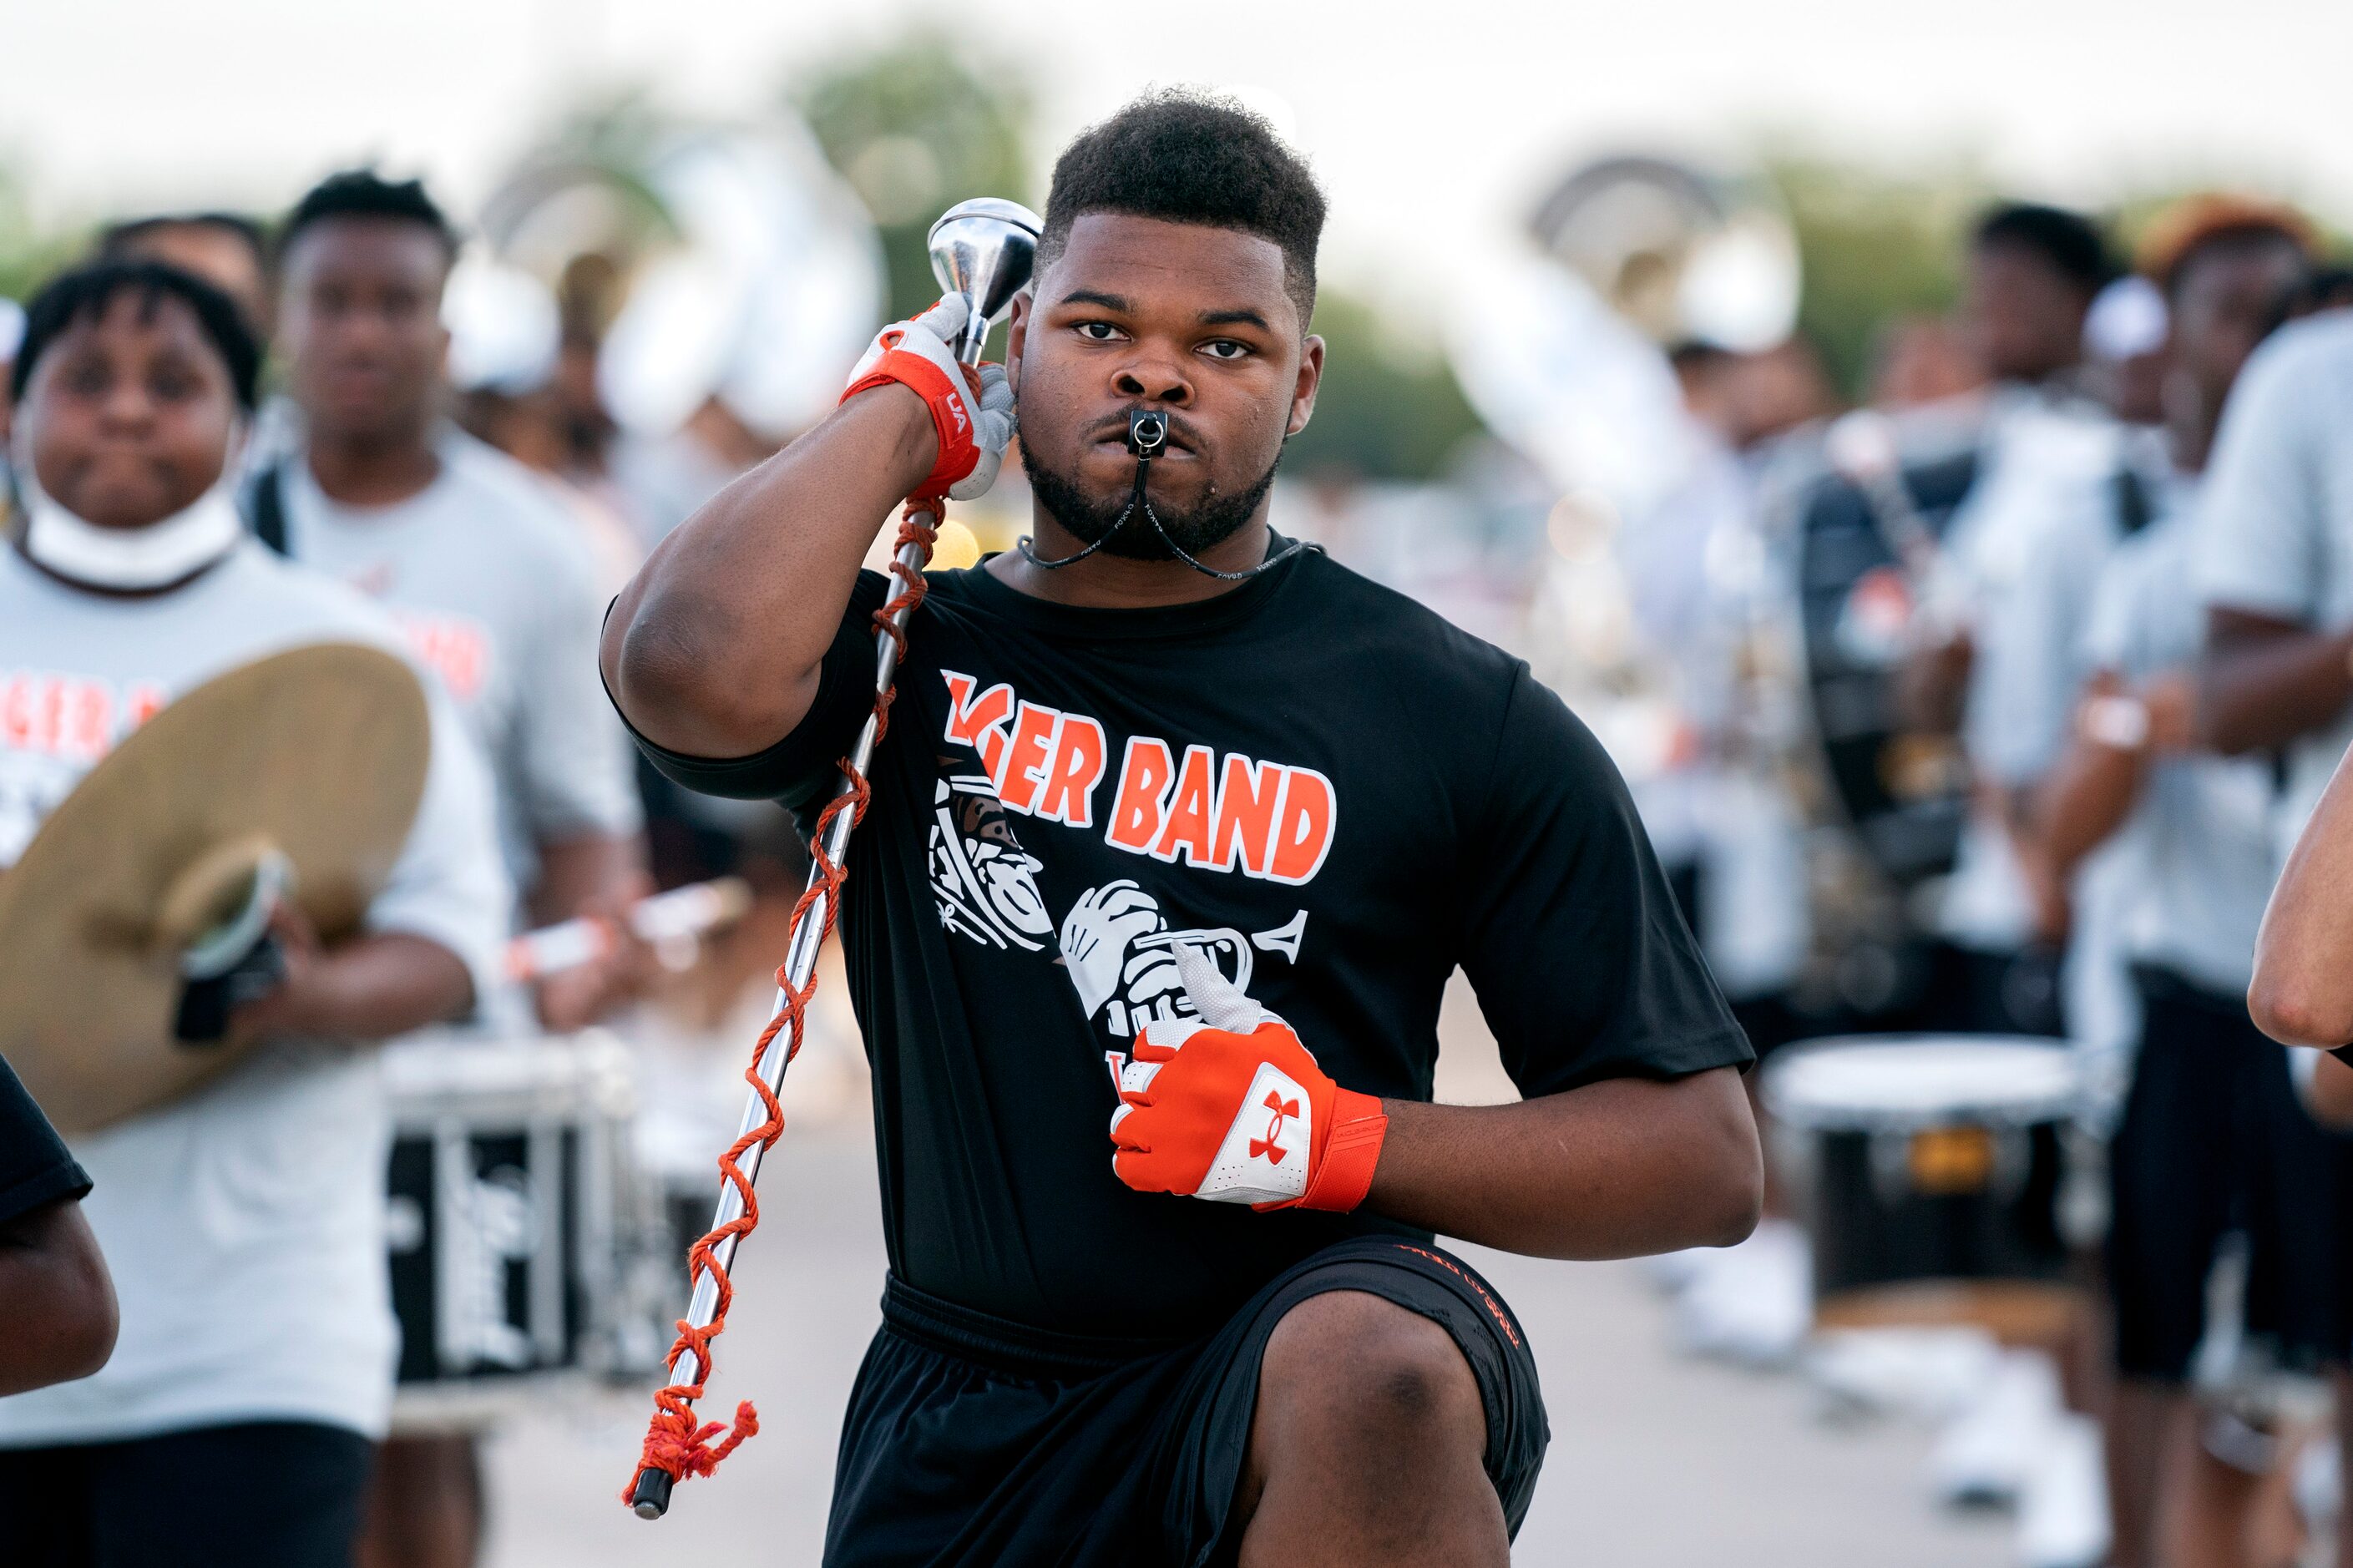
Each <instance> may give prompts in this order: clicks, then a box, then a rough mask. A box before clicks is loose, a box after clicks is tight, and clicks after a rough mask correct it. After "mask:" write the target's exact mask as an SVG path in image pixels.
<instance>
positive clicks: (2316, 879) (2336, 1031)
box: [2247, 763, 2353, 1047]
mask: <svg viewBox="0 0 2353 1568" xmlns="http://www.w3.org/2000/svg"><path fill="white" fill-rule="evenodd" d="M2247 1009H2248V1011H2249V1012H2250V1013H2251V1014H2252V1015H2253V1017H2254V1020H2255V1026H2256V1027H2258V1028H2260V1029H2262V1030H2263V1033H2264V1034H2266V1035H2269V1036H2270V1037H2272V1038H2273V1039H2275V1040H2278V1041H2280V1042H2282V1043H2283V1044H2285V1045H2291V1046H2323V1047H2335V1046H2341V1045H2344V1044H2345V1043H2346V1042H2347V1041H2348V1040H2353V775H2348V772H2347V770H2346V767H2345V765H2344V763H2338V764H2337V775H2336V776H2335V777H2334V778H2332V779H2330V780H2329V781H2328V789H2327V792H2326V793H2325V794H2323V795H2321V797H2320V805H2319V807H2318V808H2317V809H2316V810H2315V811H2314V812H2313V814H2312V820H2311V821H2310V822H2307V823H2306V824H2305V825H2304V832H2303V833H2302V835H2300V836H2299V837H2297V839H2296V841H2295V848H2294V849H2292V850H2290V851H2289V852H2288V858H2287V868H2286V869H2284V871H2282V872H2281V873H2280V879H2279V885H2278V886H2277V887H2275V888H2274V889H2272V901H2271V904H2270V906H2269V907H2268V908H2266V909H2265V910H2263V931H2262V934H2261V935H2259V936H2257V937H2256V939H2255V980H2254V984H2253V985H2252V986H2250V987H2249V988H2248V991H2247Z"/></svg>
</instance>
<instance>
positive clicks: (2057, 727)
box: [1905, 205, 2119, 1035]
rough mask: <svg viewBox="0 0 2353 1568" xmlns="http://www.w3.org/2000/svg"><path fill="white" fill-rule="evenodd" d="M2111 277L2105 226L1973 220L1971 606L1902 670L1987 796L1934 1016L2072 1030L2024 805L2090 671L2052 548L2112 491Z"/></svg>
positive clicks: (2077, 607) (2073, 568) (1972, 825)
mask: <svg viewBox="0 0 2353 1568" xmlns="http://www.w3.org/2000/svg"><path fill="white" fill-rule="evenodd" d="M2111 270H2112V268H2111V267H2110V265H2109V261H2108V258H2107V249H2106V244H2105V240H2104V239H2103V238H2102V237H2101V235H2100V231H2099V230H2098V229H2097V228H2096V227H2095V226H2094V225H2093V224H2092V223H2091V222H2090V221H2088V220H2087V219H2085V218H2083V217H2081V216H2077V215H2075V214H2073V213H2069V212H2063V211H2061V210H2059V209H2057V208H2055V207H2043V206H2032V205H2008V206H2003V207H2000V208H1997V209H1996V210H1995V211H1993V212H1992V213H1990V214H1989V215H1988V216H1986V217H1985V218H1984V219H1983V220H1982V221H1980V222H1979V224H1978V227H1977V230H1976V234H1975V237H1974V240H1973V242H1972V244H1971V246H1970V249H1969V256H1968V282H1967V288H1966V290H1965V299H1964V304H1963V315H1964V320H1965V323H1966V328H1965V330H1966V334H1967V336H1968V341H1969V342H1971V344H1972V345H1973V346H1974V347H1975V349H1976V351H1977V353H1978V356H1979V357H1980V359H1982V361H1983V362H1984V363H1985V365H1986V367H1987V369H1988V370H1989V372H1990V373H1991V374H1993V376H1994V377H1995V387H1994V390H1993V393H1992V403H1991V405H1990V407H1989V413H1988V417H1987V425H1986V429H1985V434H1984V437H1983V439H1982V441H1981V443H1980V452H1981V456H1980V460H1979V470H1978V479H1977V480H1976V482H1975V484H1974V485H1973V486H1972V488H1971V489H1970V491H1969V494H1968V498H1967V499H1966V500H1964V501H1963V502H1962V504H1961V507H1960V509H1959V510H1958V511H1957V513H1956V514H1955V516H1954V518H1953V521H1952V523H1951V525H1950V528H1949V529H1948V531H1947V534H1946V540H1945V546H1946V548H1945V552H1944V562H1945V567H1946V570H1947V572H1948V573H1949V574H1950V582H1949V583H1948V584H1947V585H1946V586H1945V587H1944V588H1943V589H1941V590H1940V591H1939V596H1940V597H1942V598H1944V599H1946V600H1947V602H1951V603H1954V604H1957V605H1959V606H1961V608H1960V612H1959V625H1958V626H1957V629H1956V631H1955V633H1954V635H1953V636H1952V637H1950V640H1948V641H1946V642H1943V643H1941V644H1938V645H1936V646H1931V647H1926V648H1924V649H1923V651H1922V653H1921V654H1920V655H1919V656H1917V657H1915V660H1914V661H1913V665H1912V668H1910V669H1909V670H1907V672H1906V677H1907V679H1906V681H1905V685H1906V688H1907V697H1908V699H1909V704H1908V705H1909V706H1910V707H1911V708H1912V709H1913V710H1914V712H1913V718H1914V720H1915V722H1917V723H1919V724H1920V725H1921V726H1922V727H1924V728H1930V729H1934V728H1939V727H1941V728H1947V729H1949V728H1951V727H1953V726H1954V725H1955V724H1957V725H1958V728H1959V731H1960V734H1961V739H1962V742H1963V744H1964V746H1965V748H1966V749H1967V751H1968V759H1969V764H1970V768H1971V771H1972V773H1973V774H1974V775H1975V777H1976V780H1977V784H1976V790H1975V795H1974V798H1973V800H1972V804H1971V810H1970V816H1969V820H1968V826H1966V827H1965V828H1964V830H1963V832H1962V836H1961V842H1960V849H1959V854H1958V858H1957V864H1956V866H1955V868H1954V872H1953V875H1952V878H1951V879H1950V883H1949V886H1948V888H1947V893H1946V897H1945V900H1944V907H1943V909H1942V910H1941V912H1940V916H1939V919H1938V929H1939V935H1940V937H1941V941H1940V942H1939V944H1938V945H1937V947H1936V950H1935V953H1934V964H1933V974H1932V978H1931V988H1932V989H1931V995H1930V999H1929V1002H1928V1013H1929V1021H1930V1022H1931V1023H1932V1024H1933V1025H1934V1026H1939V1027H1952V1028H1962V1029H1971V1030H1995V1031H1999V1032H2008V1033H2020V1034H2030V1035H2055V1034H2059V1033H2061V1032H2063V1029H2062V1014H2063V1010H2062V1007H2061V1005H2060V989H2059V973H2058V962H2057V954H2056V952H2054V951H2053V950H2052V948H2051V947H2050V946H2049V945H2048V944H2047V943H2046V942H2043V941H2042V940H2039V938H2038V931H2037V929H2036V925H2037V922H2036V919H2035V907H2034V900H2033V899H2032V896H2031V888H2030V884H2029V882H2028V879H2027V869H2026V868H2025V867H2024V866H2022V865H2021V860H2020V857H2019V853H2018V847H2017V836H2018V835H2019V833H2020V831H2021V826H2022V816H2023V803H2024V800H2025V797H2026V792H2027V791H2028V790H2029V789H2030V788H2031V785H2032V784H2033V783H2034V782H2035V781H2036V780H2037V779H2038V778H2039V777H2040V776H2041V775H2042V772H2043V770H2044V769H2046V768H2047V767H2048V766H2049V765H2050V763H2051V761H2052V757H2053V756H2054V755H2055V754H2056V752H2057V750H2058V746H2059V743H2060V742H2061V740H2062V738H2063V735H2064V733H2065V730H2066V718H2067V712H2068V710H2069V707H2070V705H2071V703H2072V701H2073V696H2074V692H2075V689H2076V687H2077V684H2078V683H2079V680H2080V671H2079V670H2078V669H2077V668H2076V666H2075V663H2074V650H2073V637H2074V628H2075V626H2076V625H2077V622H2076V619H2075V617H2076V616H2079V615H2080V614H2081V611H2082V608H2083V604H2084V599H2085V598H2086V597H2087V596H2088V595H2089V593H2090V590H2091V579H2092V575H2093V574H2094V573H2095V572H2096V570H2097V567H2098V550H2096V549H2094V550H2093V551H2091V552H2080V551H2079V552H2075V553H2074V554H2073V556H2072V557H2070V558H2066V559H2052V558H2051V557H2050V556H2049V555H2048V553H2047V547H2048V540H2047V536H2048V535H2049V533H2050V531H2051V521H2052V517H2053V516H2054V515H2055V514H2056V513H2058V512H2061V511H2063V510H2067V509H2069V508H2072V507H2074V506H2077V505H2079V504H2081V502H2082V500H2083V499H2084V497H2086V496H2096V497H2099V498H2101V499H2105V498H2106V497H2108V496H2109V495H2110V493H2111V491H2112V487H2113V484H2114V481H2115V477H2116V472H2117V468H2118V461H2119V459H2118V454H2117V450H2116V432H2115V426H2114V425H2113V424H2112V422H2110V421H2109V420H2107V419H2106V417H2105V416H2104V415H2103V414H2102V413H2101V411H2100V410H2099V409H2098V408H2097V406H2096V405H2093V404H2092V403H2090V402H2089V401H2088V400H2087V399H2085V398H2084V397H2083V396H2082V395H2080V392H2079V390H2078V388H2079V383H2080V379H2081V378H2080V376H2079V375H2078V374H2077V373H2078V369H2079V366H2080V364H2081V361H2082V357H2083V340H2084V321H2085V318H2086V316H2087V315H2088V313H2089V311H2090V310H2091V306H2092V302H2093V300H2094V298H2095V297H2096V296H2097V295H2098V294H2099V292H2100V290H2101V289H2102V288H2103V287H2104V286H2105V284H2106V282H2107V280H2108V279H2109V277H2110V275H2111Z"/></svg>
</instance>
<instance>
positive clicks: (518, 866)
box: [251, 171, 645, 1564]
mask: <svg viewBox="0 0 2353 1568" xmlns="http://www.w3.org/2000/svg"><path fill="white" fill-rule="evenodd" d="M455 254H456V237H455V235H454V234H453V232H452V230H451V228H450V226H449V224H448V220H447V219H446V218H445V217H444V216H442V213H441V210H440V209H439V208H438V206H436V205H434V203H433V201H432V199H431V198H430V197H429V196H427V195H426V192H425V190H424V187H423V186H421V185H420V184H417V183H416V182H414V181H409V182H406V183H398V184H396V183H391V182H387V181H385V180H383V179H380V178H378V177H377V176H376V175H375V174H372V173H367V172H364V171H363V172H354V173H346V174H336V175H333V176H332V177H330V178H329V179H327V180H326V181H324V182H322V184H320V185H318V186H317V187H316V188H315V189H313V190H312V191H311V193H310V194H309V195H305V196H304V197H303V198H302V199H301V202H300V203H299V204H297V205H296V206H295V208H294V211H293V213H292V214H291V215H290V216H289V217H288V219H287V221H286V226H285V228H284V230H283V232H282V234H281V235H280V251H279V261H280V278H281V285H282V290H283V291H282V293H281V295H280V301H279V307H280V308H279V322H280V334H281V346H282V348H283V350H284V353H285V355H286V361H287V367H288V376H289V389H290V392H291V394H292V395H293V397H294V399H295V401H296V402H297V403H298V404H299V405H301V414H302V419H303V425H304V428H305V431H306V441H305V445H304V447H302V449H301V451H300V452H299V453H298V454H297V455H295V456H294V457H292V458H289V459H288V460H287V461H285V462H283V463H281V464H280V465H279V466H278V467H277V468H274V469H273V470H272V471H270V472H269V473H266V474H263V475H262V476H260V478H259V479H258V480H257V481H256V483H255V487H254V495H253V498H252V505H251V510H252V513H253V516H254V519H255V524H256V528H257V530H258V531H260V532H261V534H262V536H263V538H264V539H265V541H269V540H272V539H274V540H275V541H276V542H278V543H279V544H280V547H281V548H282V549H283V550H284V551H285V552H286V553H287V554H288V555H290V557H292V558H293V559H295V560H297V561H300V562H302V563H306V564H309V565H313V566H317V567H319V568H321V569H322V570H324V571H326V572H328V573H331V574H333V575H335V576H337V577H340V578H342V579H343V580H344V581H346V582H349V583H351V584H353V585H355V586H356V587H358V588H359V589H360V590H361V591H362V592H364V593H366V594H368V595H372V596H374V597H375V598H377V599H379V600H381V601H382V602H383V603H384V604H385V606H386V607H387V608H388V609H390V610H391V611H392V613H393V615H394V616H395V618H396V619H397V620H398V621H399V622H400V623H401V625H402V626H403V627H404V629H405V630H406V632H407V634H408V637H409V638H410V641H411V643H412V644H413V646H414V647H416V648H417V652H418V653H419V655H420V656H421V657H422V658H425V659H426V660H427V662H428V663H430V664H431V665H432V666H433V667H434V668H436V669H437V670H438V671H439V672H440V674H441V677H442V679H443V680H444V681H445V682H446V683H447V685H448V688H449V689H450V693H451V695H452V696H454V697H455V698H456V699H457V701H458V705H459V710H460V711H461V712H462V713H463V714H464V716H465V718H466V720H467V721H468V723H469V724H470V726H471V728H472V730H473V731H474V733H475V735H476V736H477V737H478V738H479V739H480V742H481V744H482V747H483V750H484V752H486V753H487V754H488V755H489V757H490V760H491V771H492V773H493V776H494V782H495V784H496V786H497V795H498V805H499V821H500V838H501V848H502V850H503V851H504V856H505V860H506V864H507V867H508V868H509V870H510V872H511V874H512V877H513V879H514V883H515V887H516V889H517V891H518V893H519V895H520V898H521V900H522V907H521V909H520V910H518V911H517V913H518V917H519V919H520V920H521V921H523V922H527V923H531V924H540V923H545V922H550V921H559V920H565V919H568V918H571V917H573V916H575V915H582V914H596V915H602V916H606V917H607V918H614V919H617V918H618V917H619V916H621V915H622V914H623V913H624V912H625V910H626V909H627V907H628V904H630V903H631V902H632V901H633V900H636V899H637V898H638V896H640V895H641V893H642V892H643V891H644V890H645V886H644V885H645V873H644V858H643V853H642V849H641V845H640V839H639V836H638V828H639V816H638V799H637V795H636V791H635V787H634V784H633V783H632V771H631V770H632V762H631V758H630V755H629V752H628V742H627V739H626V736H625V735H624V733H623V731H621V729H620V726H619V725H618V724H617V722H616V721H615V720H614V717H613V713H612V710H611V708H610V706H609V705H608V704H607V702H606V700H605V695H604V692H603V690H602V689H601V688H600V687H599V685H598V683H597V678H596V628H597V620H598V613H599V610H600V608H601V606H600V605H599V604H598V602H597V596H596V591H595V589H594V587H593V585H592V580H591V567H590V563H589V557H588V552H587V549H586V546H585V544H584V543H583V542H582V540H581V538H580V536H579V533H578V531H577V530H576V529H575V527H574V525H573V523H572V521H571V520H570V519H568V518H566V517H565V515H564V514H563V512H562V511H561V510H560V509H559V508H557V507H556V506H555V505H554V503H553V502H552V501H551V500H549V498H548V497H547V495H546V494H545V493H544V491H543V489H542V488H541V485H540V483H539V481H538V479H536V478H535V477H534V476H533V475H532V474H531V473H530V472H529V471H528V470H527V469H524V468H522V467H521V466H520V465H519V464H517V463H515V462H514V461H512V459H511V458H506V457H504V456H502V455H501V454H500V453H498V452H496V451H493V450H492V449H491V448H490V447H486V446H484V445H483V444H482V443H480V441H477V440H475V439H474V438H473V437H470V436H467V435H465V434H464V433H462V432H461V431H459V429H458V428H457V427H456V426H454V425H452V424H451V423H449V422H448V419H447V418H446V417H445V416H444V415H443V412H442V409H443V400H444V397H445V388H444V385H443V381H442V371H443V362H444V358H445V355H446V353H447V350H448V332H447V331H445V329H444V328H443V326H442V322H441V298H442V289H443V286H444V284H445V283H446V282H447V281H448V274H449V268H450V263H451V261H452V259H453V258H454V257H455ZM630 957H631V955H629V954H628V953H626V952H624V953H622V954H618V955H617V956H616V958H615V959H614V960H612V961H609V962H607V963H591V964H587V965H584V966H582V967H580V968H578V969H575V970H571V971H568V972H565V973H559V974H556V975H554V976H551V977H549V978H548V979H546V980H543V981H542V982H541V983H540V984H538V986H537V988H536V991H535V994H534V996H533V1003H534V1005H535V1010H536V1013H537V1016H538V1020H539V1022H540V1023H541V1024H543V1026H546V1027H548V1028H551V1029H573V1028H577V1027H580V1026H582V1025H584V1024H586V1023H588V1022H590V1021H591V1020H593V1019H594V1018H595V1017H596V1016H598V1015H599V1014H600V1013H601V1012H603V1011H604V1010H605V1009H607V1007H608V1006H609V1005H612V1004H613V1003H614V1002H615V1001H617V999H619V998H620V997H621V996H623V995H624V994H626V992H627V990H628V985H629V983H630V979H631V969H630V962H629V961H630ZM498 1010H499V1009H498V1007H497V1005H495V1004H494V1006H493V1009H492V1014H493V1016H494V1017H495V1016H496V1015H497V1012H498ZM520 1022H521V1020H520V1019H512V1018H511V1019H510V1020H509V1026H513V1025H514V1024H517V1023H520ZM479 1531H480V1478H479V1469H478V1466H477V1463H476V1458H475V1455H474V1451H473V1440H472V1438H471V1437H470V1436H462V1435H461V1436H455V1437H441V1438H418V1439H410V1438H402V1439H397V1440H396V1441H394V1442H392V1443H390V1444H387V1445H386V1447H385V1453H384V1456H383V1458H382V1461H381V1463H380V1465H379V1467H378V1473H377V1493H376V1497H375V1502H374V1503H373V1505H372V1510H371V1516H370V1524H369V1531H368V1535H367V1537H366V1541H365V1542H364V1557H365V1559H366V1560H367V1561H369V1562H371V1563H377V1562H381V1563H417V1564H425V1563H448V1564H460V1563H470V1562H471V1561H472V1560H473V1558H474V1555H475V1551H476V1542H477V1538H478V1535H479Z"/></svg>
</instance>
